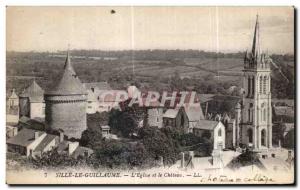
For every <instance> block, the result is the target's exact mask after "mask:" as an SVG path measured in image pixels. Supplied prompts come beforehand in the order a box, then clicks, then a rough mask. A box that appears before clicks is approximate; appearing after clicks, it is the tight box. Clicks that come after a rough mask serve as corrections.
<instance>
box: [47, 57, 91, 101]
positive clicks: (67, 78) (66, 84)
mask: <svg viewBox="0 0 300 190" xmlns="http://www.w3.org/2000/svg"><path fill="white" fill-rule="evenodd" d="M46 94H50V95H59V96H63V95H80V94H87V92H86V89H85V88H84V86H83V84H82V83H81V81H80V80H79V78H78V76H77V75H76V73H75V71H74V69H73V66H72V64H71V61H70V56H69V52H68V54H67V58H66V63H65V66H64V71H63V74H62V76H61V78H60V80H59V82H58V83H57V84H56V85H55V86H54V88H52V90H50V91H48V92H47V93H46Z"/></svg>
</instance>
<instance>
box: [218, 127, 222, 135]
mask: <svg viewBox="0 0 300 190" xmlns="http://www.w3.org/2000/svg"><path fill="white" fill-rule="evenodd" d="M218 136H219V137H221V136H222V130H221V129H219V131H218Z"/></svg>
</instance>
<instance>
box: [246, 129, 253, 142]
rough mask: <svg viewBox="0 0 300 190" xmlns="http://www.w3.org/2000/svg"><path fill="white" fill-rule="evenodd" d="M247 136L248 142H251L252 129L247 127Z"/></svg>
mask: <svg viewBox="0 0 300 190" xmlns="http://www.w3.org/2000/svg"><path fill="white" fill-rule="evenodd" d="M247 136H248V142H249V143H253V131H252V129H248V131H247Z"/></svg>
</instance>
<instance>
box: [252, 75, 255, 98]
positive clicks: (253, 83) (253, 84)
mask: <svg viewBox="0 0 300 190" xmlns="http://www.w3.org/2000/svg"><path fill="white" fill-rule="evenodd" d="M254 80H255V79H254V77H252V80H251V81H252V96H254V89H255V88H254V86H255V81H254Z"/></svg>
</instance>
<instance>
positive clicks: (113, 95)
mask: <svg viewBox="0 0 300 190" xmlns="http://www.w3.org/2000/svg"><path fill="white" fill-rule="evenodd" d="M84 86H85V88H86V89H87V109H86V112H87V113H88V114H93V113H96V112H104V111H106V112H109V111H110V110H111V109H113V108H114V109H120V107H119V103H120V102H121V101H124V100H126V99H127V96H128V93H127V92H126V91H125V90H112V89H111V87H110V86H109V84H108V83H106V82H99V83H84Z"/></svg>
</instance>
